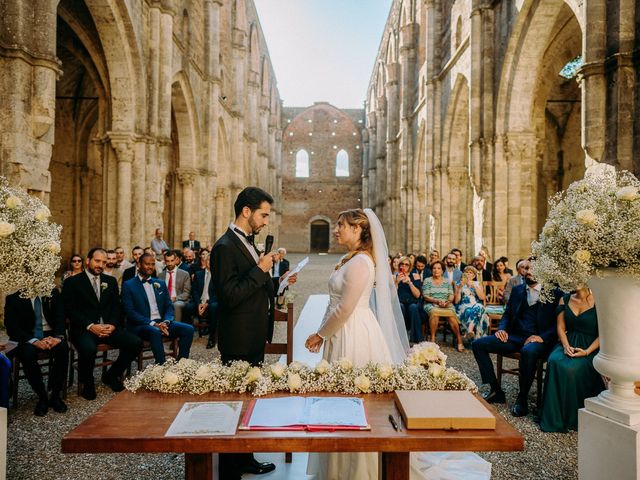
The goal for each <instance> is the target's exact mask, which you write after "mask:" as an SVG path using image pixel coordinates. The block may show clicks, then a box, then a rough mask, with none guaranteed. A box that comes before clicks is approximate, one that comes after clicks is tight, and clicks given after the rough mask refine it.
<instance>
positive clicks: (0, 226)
mask: <svg viewBox="0 0 640 480" xmlns="http://www.w3.org/2000/svg"><path fill="white" fill-rule="evenodd" d="M15 231H16V226H15V225H14V224H13V223H9V222H0V238H2V237H8V236H9V235H11V234H12V233H13V232H15Z"/></svg>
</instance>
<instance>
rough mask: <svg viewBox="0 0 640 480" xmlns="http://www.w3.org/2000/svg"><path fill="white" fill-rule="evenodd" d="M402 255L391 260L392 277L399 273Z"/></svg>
mask: <svg viewBox="0 0 640 480" xmlns="http://www.w3.org/2000/svg"><path fill="white" fill-rule="evenodd" d="M401 256H402V255H396V256H395V257H392V258H391V275H395V274H396V273H398V265H399V263H400V257H401Z"/></svg>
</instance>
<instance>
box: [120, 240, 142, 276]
mask: <svg viewBox="0 0 640 480" xmlns="http://www.w3.org/2000/svg"><path fill="white" fill-rule="evenodd" d="M143 253H144V250H143V249H142V247H140V246H138V245H136V246H135V247H133V250H131V256H132V257H131V258H132V259H133V265H131V266H130V267H129V268H127V269H126V270H125V271H124V272H122V283H121V285H122V284H124V282H126V281H127V280H131V279H132V278H133V277H135V276H136V275H137V274H138V260H139V259H140V257H141V256H142V254H143Z"/></svg>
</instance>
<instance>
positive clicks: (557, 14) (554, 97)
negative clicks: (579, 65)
mask: <svg viewBox="0 0 640 480" xmlns="http://www.w3.org/2000/svg"><path fill="white" fill-rule="evenodd" d="M579 11H580V7H579V6H578V5H576V3H575V2H569V1H563V0H535V1H534V0H530V1H525V2H524V3H523V5H522V9H521V11H520V14H519V15H518V16H517V18H516V22H515V24H514V28H513V33H512V35H511V37H510V39H509V42H508V46H507V50H506V55H505V62H504V64H503V73H502V75H501V78H502V82H501V84H500V86H499V89H498V95H497V106H496V132H497V134H498V138H500V139H502V141H503V143H504V146H505V148H504V152H499V155H498V157H497V163H496V167H495V169H494V170H495V176H496V178H495V180H494V184H495V185H496V194H497V196H500V197H503V198H506V199H507V200H506V201H507V203H508V204H509V205H508V206H503V207H501V209H500V210H496V214H495V217H496V222H498V223H499V224H504V225H507V232H506V233H507V234H506V239H507V245H506V246H505V245H496V246H494V249H495V248H499V249H502V250H503V251H504V250H506V251H507V252H508V255H509V256H517V255H523V254H526V253H527V252H528V251H529V248H530V247H529V244H530V242H531V241H532V240H533V239H534V238H535V237H536V236H537V234H538V232H539V230H540V228H541V226H542V224H543V223H544V219H545V217H546V211H547V198H548V196H550V195H552V194H553V193H555V191H557V190H558V189H559V188H560V187H562V186H566V185H563V177H564V171H565V170H567V168H566V165H563V156H562V153H563V150H568V151H570V152H571V153H570V157H571V158H572V160H571V162H572V163H571V165H570V168H569V170H571V176H572V177H573V179H575V178H577V177H580V176H582V174H583V173H584V159H585V156H584V151H583V150H582V148H581V146H580V122H581V109H580V94H579V85H578V84H577V83H576V81H575V79H574V80H571V81H566V80H565V79H563V78H562V77H560V75H559V72H560V70H561V68H562V67H563V66H564V65H565V64H566V63H567V62H568V61H569V60H572V59H573V58H575V57H576V55H578V54H581V53H582V41H581V38H582V36H583V28H582V27H581V26H580V21H579V20H578V17H576V13H575V12H579ZM502 155H504V160H502ZM505 160H506V161H505ZM495 208H497V206H496V207H495ZM504 216H506V218H505V217H504ZM520 218H528V219H530V221H528V222H521V221H519V219H520ZM505 247H506V248H505Z"/></svg>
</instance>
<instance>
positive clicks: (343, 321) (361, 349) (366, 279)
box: [307, 253, 393, 480]
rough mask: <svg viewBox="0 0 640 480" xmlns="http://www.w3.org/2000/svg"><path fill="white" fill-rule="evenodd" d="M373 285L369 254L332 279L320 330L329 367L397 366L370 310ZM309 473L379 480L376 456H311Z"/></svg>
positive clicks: (322, 478)
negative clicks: (339, 362) (344, 363)
mask: <svg viewBox="0 0 640 480" xmlns="http://www.w3.org/2000/svg"><path fill="white" fill-rule="evenodd" d="M374 280H375V267H374V264H373V260H372V259H371V257H369V255H367V254H365V253H359V254H357V255H355V256H354V257H353V258H352V259H350V260H349V261H348V262H347V263H345V264H344V265H343V266H342V267H341V268H339V269H338V270H336V271H335V272H333V274H332V275H331V277H330V278H329V306H328V307H327V311H326V313H325V315H324V318H323V320H322V323H321V326H320V330H318V333H319V334H320V335H322V336H323V337H324V338H325V339H326V340H325V345H324V354H323V358H324V359H325V360H327V361H328V362H333V361H337V360H339V359H340V358H343V357H345V358H348V359H349V360H351V362H352V363H353V365H354V367H362V366H364V365H366V364H367V362H377V363H388V364H391V363H393V362H392V359H391V353H390V352H389V348H388V347H387V342H386V341H385V339H384V336H383V333H382V330H381V329H380V325H379V324H378V321H377V320H376V316H375V315H374V313H373V311H372V310H371V307H370V305H369V299H370V297H371V291H372V290H373V284H374ZM307 473H308V474H310V475H311V474H315V475H316V478H317V479H318V480H347V479H349V480H368V479H372V480H373V479H377V478H378V454H377V453H375V452H372V453H310V454H309V464H308V466H307Z"/></svg>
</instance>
